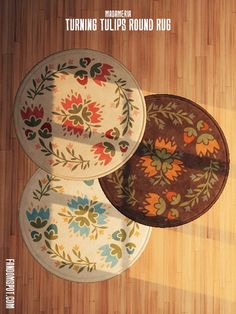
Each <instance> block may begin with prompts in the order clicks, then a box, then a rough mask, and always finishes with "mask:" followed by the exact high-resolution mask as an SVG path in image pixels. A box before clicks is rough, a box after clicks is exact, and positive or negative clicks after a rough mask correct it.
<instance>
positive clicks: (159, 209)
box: [144, 193, 166, 216]
mask: <svg viewBox="0 0 236 314" xmlns="http://www.w3.org/2000/svg"><path fill="white" fill-rule="evenodd" d="M145 202H146V206H144V208H145V209H146V210H147V213H146V216H157V215H162V214H163V213H164V211H165V210H166V203H165V201H164V199H163V198H162V197H160V195H158V194H156V193H148V194H147V195H146V199H145Z"/></svg>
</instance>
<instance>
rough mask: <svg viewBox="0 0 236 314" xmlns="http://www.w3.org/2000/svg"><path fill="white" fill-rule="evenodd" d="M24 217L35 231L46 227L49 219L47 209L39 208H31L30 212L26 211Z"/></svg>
mask: <svg viewBox="0 0 236 314" xmlns="http://www.w3.org/2000/svg"><path fill="white" fill-rule="evenodd" d="M26 216H27V219H28V221H29V222H30V224H31V226H33V227H34V228H37V229H40V228H43V227H45V226H46V224H47V222H48V219H49V208H47V209H44V208H40V209H39V210H37V209H36V208H33V210H32V211H31V212H30V211H28V210H27V211H26Z"/></svg>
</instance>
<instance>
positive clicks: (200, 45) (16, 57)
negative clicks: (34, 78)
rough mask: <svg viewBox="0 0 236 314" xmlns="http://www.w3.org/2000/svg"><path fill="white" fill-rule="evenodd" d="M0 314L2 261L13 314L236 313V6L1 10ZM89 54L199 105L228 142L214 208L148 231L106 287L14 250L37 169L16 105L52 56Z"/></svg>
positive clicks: (11, 6) (57, 4)
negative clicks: (151, 22)
mask: <svg viewBox="0 0 236 314" xmlns="http://www.w3.org/2000/svg"><path fill="white" fill-rule="evenodd" d="M105 9H131V10H132V15H133V17H137V18H138V17H139V18H147V17H150V18H158V17H160V18H162V17H165V18H167V17H168V18H171V19H172V31H171V32H150V33H146V32H143V33H142V32H133V33H130V32H107V33H105V32H67V31H65V22H64V18H65V17H94V18H102V17H104V10H105ZM0 12H1V13H0V14H1V20H0V26H1V40H0V47H1V50H0V51H1V62H0V73H1V79H0V97H1V98H0V99H1V100H0V101H1V115H0V131H1V143H0V163H1V178H0V179H1V184H0V195H1V198H0V203H1V219H0V230H1V238H0V262H1V274H0V275H1V278H2V279H3V283H1V300H0V304H1V305H0V307H1V308H0V312H1V313H5V302H4V298H5V295H4V278H5V277H4V269H5V258H15V261H16V310H15V311H14V310H12V311H11V313H17V314H18V313H19V314H21V313H22V314H33V313H34V314H35V313H40V314H46V313H47V314H80V313H85V314H97V313H99V314H100V313H101V314H106V313H108V314H126V313H128V314H129V313H132V314H144V313H145V314H147V313H148V314H156V313H158V314H162V313H164V314H172V313H173V314H192V313H199V314H202V313H207V314H212V313H215V314H219V313H220V314H223V313H224V314H233V313H236V267H235V265H236V231H235V222H236V210H235V209H236V193H235V186H236V184H235V183H236V157H235V156H236V141H235V121H236V74H235V73H236V71H235V69H236V57H235V56H236V22H235V21H236V2H235V1H234V0H208V1H207V0H198V1H196V0H153V1H152V0H150V1H141V0H137V1H129V3H128V1H125V0H119V1H118V0H114V1H103V0H101V1H92V0H81V1H79V0H78V1H76V0H71V1H70V0H68V1H62V0H58V1H56V0H50V1H47V0H21V1H16V0H1V1H0ZM74 47H77V48H79V47H81V48H82V47H88V48H92V49H97V50H101V51H103V52H105V53H108V54H111V55H112V56H113V57H115V58H117V59H118V60H120V61H122V62H123V64H124V65H125V66H126V67H127V68H128V69H129V70H130V71H131V72H132V73H133V75H134V76H135V78H136V79H137V80H138V82H139V84H140V85H141V88H142V89H143V90H144V91H145V94H151V93H169V94H170V93H171V94H177V95H180V96H183V97H186V98H190V99H192V100H193V101H195V102H197V103H199V104H200V105H202V106H203V107H204V108H205V109H207V110H208V111H209V112H210V113H211V114H212V115H213V116H214V117H215V119H216V120H217V121H218V122H219V124H220V125H221V127H222V129H223V131H224V133H225V135H226V138H227V140H228V144H229V149H230V157H231V170H230V176H229V179H228V182H227V185H226V188H225V190H224V192H223V194H222V195H221V197H220V199H219V200H218V201H217V203H216V204H215V205H214V207H213V208H212V209H211V210H210V211H209V212H208V213H206V214H205V215H203V216H202V217H201V218H199V219H197V220H195V221H194V222H192V223H190V224H187V225H184V226H182V227H178V228H174V229H169V230H161V229H155V230H153V233H152V236H151V240H150V242H149V244H148V246H147V249H146V250H145V252H144V254H143V255H142V256H141V258H140V259H139V260H138V261H137V262H136V263H135V265H134V266H132V267H131V268H130V269H129V270H128V271H126V272H125V273H123V274H122V275H120V276H118V277H116V278H113V279H111V280H108V281H106V282H100V283H92V284H77V283H71V282H68V281H64V280H62V279H59V278H57V277H55V276H53V275H52V274H50V273H48V272H47V271H45V270H44V269H43V268H42V267H41V266H40V265H39V264H38V263H37V262H36V261H35V260H34V259H33V257H32V256H31V255H30V253H29V251H28V250H27V248H26V246H25V245H24V243H23V241H22V237H21V234H20V230H19V224H18V205H19V201H20V197H21V194H22V191H23V188H24V185H25V184H26V182H27V181H28V179H29V178H30V176H31V175H32V174H33V172H34V170H35V169H36V166H35V165H34V164H33V163H32V162H31V161H30V160H29V159H28V158H27V156H26V155H25V153H24V152H23V150H22V148H21V147H20V146H19V143H18V141H17V139H16V135H15V131H14V125H13V121H12V110H13V103H14V96H15V93H16V91H17V88H18V86H19V83H20V82H21V80H22V79H23V77H24V76H25V74H26V73H27V72H28V71H29V70H30V69H31V67H32V66H33V65H34V64H35V63H36V62H38V61H40V60H41V59H42V58H43V57H45V56H47V55H48V54H50V53H53V52H56V51H59V50H62V49H68V48H74Z"/></svg>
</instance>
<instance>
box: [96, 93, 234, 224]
mask: <svg viewBox="0 0 236 314" xmlns="http://www.w3.org/2000/svg"><path fill="white" fill-rule="evenodd" d="M145 100H146V106H147V125H146V130H145V133H144V137H143V140H142V142H141V144H140V145H139V147H138V149H137V151H136V152H135V154H134V155H133V157H132V158H131V159H130V160H129V161H128V162H127V163H126V164H125V165H124V166H123V167H122V168H120V169H118V170H117V171H115V172H113V173H112V174H110V175H108V176H105V177H103V178H101V179H100V180H99V181H100V184H101V186H102V189H103V191H104V192H105V194H106V196H107V197H108V199H109V200H110V202H111V203H112V204H113V205H114V206H115V207H116V208H117V209H118V210H119V211H120V212H121V213H122V214H124V215H126V216H128V217H129V218H131V219H133V220H135V221H137V222H140V223H143V224H146V225H150V226H155V227H174V226H178V225H182V224H185V223H187V222H190V221H192V220H194V219H196V218H198V217H199V216H201V215H202V214H204V213H205V212H206V211H207V210H208V209H209V208H211V207H212V205H213V204H214V203H215V202H216V200H217V199H218V198H219V196H220V194H221V192H222V190H223V188H224V186H225V183H226V180H227V177H228V171H229V153H228V146H227V142H226V139H225V137H224V134H223V132H222V130H221V129H220V127H219V125H218V123H217V122H216V121H215V120H214V118H213V117H212V116H210V114H209V113H207V111H206V110H204V109H203V108H202V107H200V106H199V105H197V104H196V103H194V102H192V101H190V100H188V99H186V98H183V97H179V96H174V95H164V94H163V95H150V96H147V97H145Z"/></svg>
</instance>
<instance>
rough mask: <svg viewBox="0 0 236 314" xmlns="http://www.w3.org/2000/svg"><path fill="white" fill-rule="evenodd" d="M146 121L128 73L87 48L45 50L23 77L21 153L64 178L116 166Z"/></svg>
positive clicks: (18, 102) (18, 121)
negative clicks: (54, 52) (38, 60)
mask: <svg viewBox="0 0 236 314" xmlns="http://www.w3.org/2000/svg"><path fill="white" fill-rule="evenodd" d="M145 123H146V113H145V102H144V97H143V95H142V92H141V91H140V88H139V86H138V84H137V82H136V81H135V79H134V78H133V76H132V75H131V73H130V72H129V71H128V70H127V69H126V68H125V67H124V66H123V65H122V64H120V63H119V62H118V61H116V60H115V59H113V58H112V57H110V56H108V55H106V54H103V53H101V52H98V51H93V50H89V49H72V50H66V51H62V52H59V53H56V54H53V55H50V56H49V57H47V58H46V59H44V60H42V61H41V62H40V63H38V64H37V65H36V66H35V67H34V68H33V69H32V70H31V71H30V72H29V73H28V74H27V76H26V78H25V79H24V80H23V82H22V84H21V86H20V88H19V90H18V92H17V96H16V99H15V125H16V132H17V135H18V138H19V140H20V142H21V145H22V146H23V148H24V150H25V151H26V153H27V154H28V155H29V156H30V158H31V159H32V160H33V161H34V162H35V163H36V164H37V165H38V166H39V167H40V168H42V169H44V170H46V171H47V172H49V173H52V174H54V175H57V176H60V177H63V178H67V179H79V180H83V179H89V178H90V179H91V178H98V177H101V176H104V175H106V174H109V173H111V172H112V171H114V170H116V169H118V168H119V167H120V166H121V165H123V164H124V163H125V162H126V161H127V160H128V159H129V158H130V157H131V155H132V154H133V153H134V151H135V150H136V148H137V147H138V144H139V143H140V141H141V138H142V135H143V132H144V128H145Z"/></svg>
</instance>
